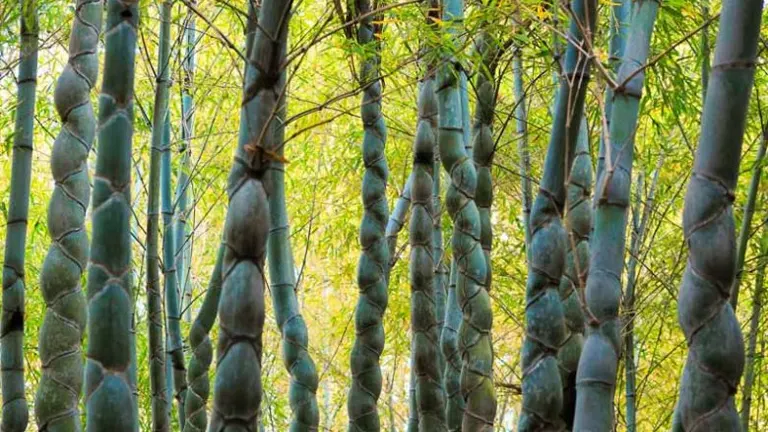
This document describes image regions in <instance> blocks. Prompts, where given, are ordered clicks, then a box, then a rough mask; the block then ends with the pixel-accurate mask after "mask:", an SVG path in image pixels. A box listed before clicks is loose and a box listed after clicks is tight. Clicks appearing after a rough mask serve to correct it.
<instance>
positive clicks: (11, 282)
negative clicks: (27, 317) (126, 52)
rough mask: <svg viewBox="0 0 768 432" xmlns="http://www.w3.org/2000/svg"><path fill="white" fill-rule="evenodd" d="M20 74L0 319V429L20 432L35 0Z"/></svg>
mask: <svg viewBox="0 0 768 432" xmlns="http://www.w3.org/2000/svg"><path fill="white" fill-rule="evenodd" d="M20 6H21V18H20V33H21V38H20V40H21V44H20V46H19V52H20V54H19V73H18V77H17V87H16V88H17V101H18V105H17V106H16V125H15V129H14V135H13V156H12V158H13V161H12V163H11V193H10V199H9V202H8V214H7V220H6V226H7V230H6V237H5V255H4V256H5V261H4V262H3V299H2V300H3V301H2V303H3V312H2V320H0V366H2V372H1V373H0V375H1V376H2V384H3V385H2V395H3V410H2V422H0V429H2V430H3V431H9V432H22V431H24V430H25V429H26V427H27V422H28V420H29V407H28V406H27V399H26V396H25V390H24V387H25V384H24V309H25V308H24V291H25V289H26V283H25V280H24V276H25V269H24V256H25V253H26V243H27V217H28V215H29V190H30V182H31V174H32V148H33V133H34V118H35V93H36V91H37V55H38V32H39V30H38V19H37V4H36V2H35V1H34V0H20Z"/></svg>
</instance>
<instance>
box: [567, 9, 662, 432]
mask: <svg viewBox="0 0 768 432" xmlns="http://www.w3.org/2000/svg"><path fill="white" fill-rule="evenodd" d="M658 10H659V3H658V2H657V1H656V0H639V1H637V2H635V6H634V14H633V17H632V23H631V25H630V29H629V36H628V40H627V46H626V49H625V51H624V57H623V59H622V63H621V67H620V68H619V75H618V81H619V82H623V81H627V82H626V84H624V85H623V86H622V87H619V88H615V89H614V90H613V92H614V95H613V97H614V102H613V110H612V112H611V124H610V134H609V137H610V138H609V141H608V142H606V143H605V150H606V155H605V160H604V163H605V166H604V171H603V173H602V176H601V177H600V179H599V180H598V183H597V193H596V194H595V195H596V196H595V203H596V206H595V219H594V220H595V222H594V227H595V228H594V233H593V234H592V238H591V244H590V245H591V248H590V259H589V263H590V272H589V277H588V279H587V287H586V306H587V314H588V317H589V320H588V324H589V331H588V332H587V339H586V341H585V343H584V349H583V351H582V355H581V358H580V360H579V369H578V372H577V375H576V386H577V394H576V417H575V421H574V430H610V429H612V428H613V421H614V419H613V413H614V409H613V395H614V388H615V386H616V373H617V370H618V363H619V357H620V355H621V320H620V319H619V306H620V302H621V300H620V299H621V274H622V272H623V270H624V246H625V243H626V235H625V231H626V226H627V212H628V208H629V201H630V189H631V185H632V160H633V156H634V144H635V131H636V125H637V119H638V115H639V111H640V97H641V94H642V90H643V81H644V78H645V76H644V72H643V71H642V69H641V68H643V67H644V65H645V63H646V61H647V60H648V54H649V51H650V43H651V36H652V34H653V28H654V24H655V23H656V15H657V12H658ZM638 69H641V70H640V71H638ZM627 77H630V79H629V80H627Z"/></svg>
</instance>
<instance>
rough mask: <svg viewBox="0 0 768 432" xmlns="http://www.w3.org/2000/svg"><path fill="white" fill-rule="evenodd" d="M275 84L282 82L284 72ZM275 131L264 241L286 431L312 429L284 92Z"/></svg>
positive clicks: (312, 379) (311, 365)
mask: <svg viewBox="0 0 768 432" xmlns="http://www.w3.org/2000/svg"><path fill="white" fill-rule="evenodd" d="M281 81H283V82H282V83H281V84H280V86H285V84H284V81H285V73H283V74H282V76H281ZM279 107H280V108H279V110H278V113H277V120H276V122H275V123H274V129H275V131H274V134H275V138H274V139H275V143H276V146H277V147H276V149H277V150H276V151H275V153H277V155H278V156H280V157H278V160H276V161H274V162H273V163H272V164H271V166H270V170H271V173H270V175H271V182H272V194H271V195H270V196H269V210H270V226H271V228H270V233H269V240H268V241H267V261H268V262H269V276H270V288H271V290H272V305H273V309H274V311H275V320H276V321H277V327H278V328H279V329H280V332H281V335H282V342H283V350H282V351H283V363H284V364H285V367H286V369H287V371H288V373H289V374H290V376H291V381H290V386H289V389H288V395H289V397H288V399H289V402H290V405H291V413H292V417H291V424H290V427H289V429H288V430H289V431H292V432H294V431H295V432H300V431H317V430H318V427H319V423H320V411H319V410H318V407H317V387H318V376H317V369H316V368H315V362H314V361H313V360H312V357H311V356H310V355H309V350H308V347H309V333H308V332H307V324H306V323H305V322H304V317H303V316H302V315H301V311H300V310H299V302H298V300H297V298H296V267H295V266H294V260H293V251H292V249H291V240H290V236H291V231H290V225H289V221H288V210H287V209H286V192H285V164H284V163H283V162H281V161H280V159H281V157H282V155H283V150H284V143H285V126H284V121H285V110H286V106H285V97H283V98H282V99H281V100H280V102H279Z"/></svg>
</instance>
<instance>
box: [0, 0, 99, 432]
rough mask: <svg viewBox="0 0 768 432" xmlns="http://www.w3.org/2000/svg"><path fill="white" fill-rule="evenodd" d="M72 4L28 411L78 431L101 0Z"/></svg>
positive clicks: (51, 425)
mask: <svg viewBox="0 0 768 432" xmlns="http://www.w3.org/2000/svg"><path fill="white" fill-rule="evenodd" d="M74 6H75V7H74V10H75V15H76V18H75V19H73V20H72V32H71V33H70V41H69V61H68V62H67V64H66V66H65V67H64V70H63V72H62V73H61V75H60V76H59V79H58V82H57V83H56V89H55V90H54V104H55V107H56V111H57V113H58V114H59V116H60V118H61V122H62V129H61V131H60V132H59V134H58V136H57V137H56V141H55V142H54V144H53V153H52V154H51V173H52V174H53V179H54V180H55V185H54V189H53V195H52V196H51V201H50V203H49V204H48V230H49V232H50V236H51V245H50V247H49V248H48V254H47V255H46V257H45V261H44V263H43V268H42V271H41V273H40V291H41V293H42V295H43V299H44V300H45V304H46V311H45V317H44V319H43V325H42V327H41V328H40V338H39V345H38V351H39V353H40V363H41V364H42V376H41V378H40V386H39V387H38V389H37V395H36V397H35V417H36V419H37V425H38V428H39V430H69V431H80V430H81V425H80V412H79V407H78V404H79V401H80V395H81V391H82V387H83V353H82V348H81V343H82V338H83V331H84V330H85V321H86V302H85V296H84V295H83V291H82V287H81V286H80V281H81V278H82V275H83V271H84V270H85V267H86V265H87V263H88V255H89V243H88V234H87V233H86V230H85V216H86V209H87V208H88V205H89V203H90V198H91V196H90V195H91V187H90V180H89V175H88V153H89V152H90V150H91V146H92V145H93V140H94V137H95V134H96V118H95V116H94V113H93V106H92V105H91V100H90V91H91V89H92V88H93V85H94V83H95V82H96V79H97V77H98V70H99V61H98V56H97V52H96V48H97V46H98V41H99V33H100V31H101V19H102V16H101V15H102V8H103V4H102V2H101V1H91V0H75V3H74ZM3 430H5V429H3Z"/></svg>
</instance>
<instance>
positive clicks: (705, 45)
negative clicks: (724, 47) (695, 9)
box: [700, 0, 710, 103]
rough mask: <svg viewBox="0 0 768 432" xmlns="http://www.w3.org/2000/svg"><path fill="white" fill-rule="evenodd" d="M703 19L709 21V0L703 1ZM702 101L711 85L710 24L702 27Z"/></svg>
mask: <svg viewBox="0 0 768 432" xmlns="http://www.w3.org/2000/svg"><path fill="white" fill-rule="evenodd" d="M701 20H702V22H707V21H709V0H702V2H701ZM700 44H701V102H702V103H704V100H705V99H706V98H707V86H708V85H709V73H710V65H709V56H710V50H709V25H706V26H704V28H702V29H701V40H700Z"/></svg>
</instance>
